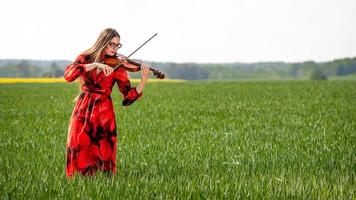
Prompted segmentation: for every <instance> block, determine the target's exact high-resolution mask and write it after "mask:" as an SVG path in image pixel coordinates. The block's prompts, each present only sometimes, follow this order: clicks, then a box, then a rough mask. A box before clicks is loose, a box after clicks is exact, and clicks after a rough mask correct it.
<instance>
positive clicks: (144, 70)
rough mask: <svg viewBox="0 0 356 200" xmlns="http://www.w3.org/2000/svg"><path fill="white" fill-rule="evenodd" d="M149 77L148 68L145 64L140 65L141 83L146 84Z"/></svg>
mask: <svg viewBox="0 0 356 200" xmlns="http://www.w3.org/2000/svg"><path fill="white" fill-rule="evenodd" d="M149 76H150V66H149V65H147V64H145V63H142V64H141V82H144V83H146V82H147V79H148V77H149Z"/></svg>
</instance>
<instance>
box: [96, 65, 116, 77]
mask: <svg viewBox="0 0 356 200" xmlns="http://www.w3.org/2000/svg"><path fill="white" fill-rule="evenodd" d="M95 65H96V68H97V69H99V70H100V71H104V74H105V76H109V75H110V74H111V73H112V72H113V71H114V69H113V68H112V67H110V66H109V65H105V64H102V63H95Z"/></svg>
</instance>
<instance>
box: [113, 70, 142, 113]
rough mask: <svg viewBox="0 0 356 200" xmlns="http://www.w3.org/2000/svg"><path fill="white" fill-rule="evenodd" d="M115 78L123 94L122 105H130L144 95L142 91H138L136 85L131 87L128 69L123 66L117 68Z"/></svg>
mask: <svg viewBox="0 0 356 200" xmlns="http://www.w3.org/2000/svg"><path fill="white" fill-rule="evenodd" d="M115 79H116V82H117V85H118V87H119V90H120V92H121V93H122V96H123V101H122V105H123V106H129V105H131V104H132V103H133V102H135V101H136V100H137V99H139V98H140V97H141V96H142V92H141V93H140V94H139V93H137V90H136V87H131V83H130V80H129V78H128V75H127V71H126V70H123V69H121V68H119V69H117V72H116V73H115Z"/></svg>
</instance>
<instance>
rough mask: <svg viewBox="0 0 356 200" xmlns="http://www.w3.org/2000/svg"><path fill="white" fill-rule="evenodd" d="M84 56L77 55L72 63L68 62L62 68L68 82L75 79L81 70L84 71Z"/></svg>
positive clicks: (81, 72)
mask: <svg viewBox="0 0 356 200" xmlns="http://www.w3.org/2000/svg"><path fill="white" fill-rule="evenodd" d="M85 64H86V61H85V56H83V55H79V56H78V57H77V58H76V59H75V60H74V62H73V63H71V64H69V65H68V66H67V67H66V68H65V70H64V78H65V79H66V80H67V81H68V82H72V81H74V80H75V79H77V78H78V77H79V76H80V75H81V74H83V72H85Z"/></svg>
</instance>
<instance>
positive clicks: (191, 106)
mask: <svg viewBox="0 0 356 200" xmlns="http://www.w3.org/2000/svg"><path fill="white" fill-rule="evenodd" d="M77 94H78V85H77V84H76V83H71V84H68V83H45V84H41V83H18V84H0V109H1V110H0V127H1V128H0V198H1V199H290V198H292V199H355V198H356V195H355V188H356V176H355V173H356V81H340V80H339V81H336V80H335V81H324V82H323V81H320V82H319V81H244V82H238V81H220V82H219V81H216V82H214V81H211V82H199V81H196V82H195V81H188V82H185V83H149V84H148V85H147V86H146V88H145V90H144V96H143V97H142V98H141V99H140V100H139V101H137V102H135V103H134V104H133V105H131V106H129V107H122V106H121V101H122V98H121V95H120V93H119V92H118V89H117V87H116V86H115V87H114V89H113V94H112V99H113V100H114V106H115V113H116V120H117V124H118V127H117V128H118V144H117V145H118V146H117V168H118V169H117V170H118V172H117V174H116V176H114V177H112V178H109V177H106V176H105V174H102V173H98V174H97V175H96V176H95V177H92V178H83V177H80V176H76V177H75V178H74V179H73V180H68V179H67V178H66V177H65V144H66V138H67V128H68V123H69V118H70V114H71V112H72V109H73V106H74V103H73V99H74V98H75V96H76V95H77Z"/></svg>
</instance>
